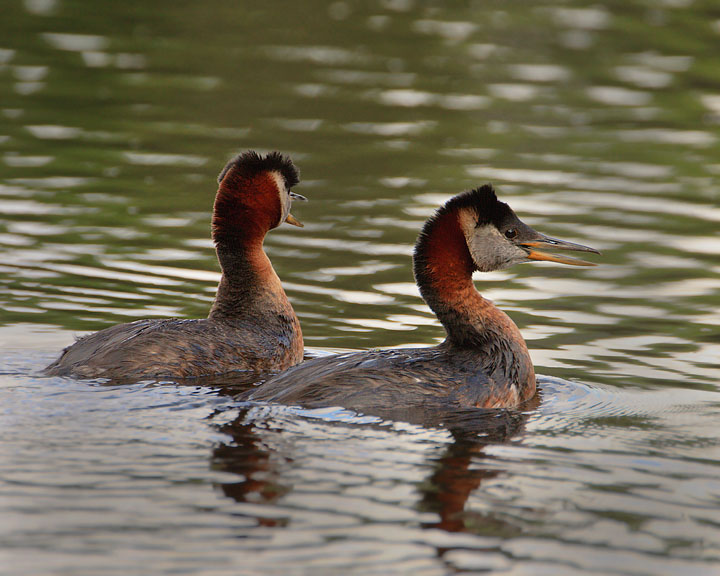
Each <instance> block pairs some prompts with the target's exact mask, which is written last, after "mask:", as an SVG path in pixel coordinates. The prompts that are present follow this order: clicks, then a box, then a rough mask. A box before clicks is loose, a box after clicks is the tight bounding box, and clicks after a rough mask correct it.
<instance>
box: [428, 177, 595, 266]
mask: <svg viewBox="0 0 720 576" xmlns="http://www.w3.org/2000/svg"><path fill="white" fill-rule="evenodd" d="M441 210H446V211H457V214H458V221H459V223H460V227H461V229H462V232H463V234H464V236H465V240H466V242H467V245H468V249H469V250H470V255H471V256H472V259H473V262H474V263H475V266H476V268H477V269H478V270H480V271H483V272H487V271H490V270H500V269H503V268H508V267H509V266H512V265H513V264H518V263H521V262H529V261H531V260H547V261H550V262H559V263H561V264H570V265H572V266H595V264H593V263H592V262H586V261H585V260H580V259H579V258H573V257H570V256H560V255H557V254H551V253H549V252H545V251H543V250H553V251H554V250H574V251H577V252H593V253H595V254H599V253H600V252H598V251H597V250H595V249H594V248H590V247H588V246H582V245H581V244H574V243H572V242H565V241H564V240H558V239H556V238H550V237H549V236H545V235H544V234H541V233H540V232H537V231H536V230H534V229H533V228H531V227H530V226H528V225H527V224H525V223H524V222H523V221H522V220H520V219H519V218H518V217H517V216H516V215H515V212H513V210H512V208H510V206H508V205H507V204H505V203H504V202H500V201H499V200H498V199H497V196H495V191H494V190H493V187H492V186H491V185H489V184H486V185H485V186H482V187H480V188H477V189H475V190H471V191H469V192H464V193H462V194H459V195H458V196H455V197H454V198H452V199H451V200H449V201H448V202H447V204H445V206H444V207H443V208H442V209H441Z"/></svg>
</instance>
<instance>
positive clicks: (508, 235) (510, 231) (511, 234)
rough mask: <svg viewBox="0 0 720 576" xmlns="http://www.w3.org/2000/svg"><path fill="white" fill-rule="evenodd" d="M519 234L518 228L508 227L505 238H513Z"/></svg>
mask: <svg viewBox="0 0 720 576" xmlns="http://www.w3.org/2000/svg"><path fill="white" fill-rule="evenodd" d="M515 236H517V230H515V228H508V229H507V230H505V238H510V239H511V240H512V239H513V238H515Z"/></svg>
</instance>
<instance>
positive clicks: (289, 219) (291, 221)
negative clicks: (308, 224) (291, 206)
mask: <svg viewBox="0 0 720 576" xmlns="http://www.w3.org/2000/svg"><path fill="white" fill-rule="evenodd" d="M285 222H287V223H288V224H292V225H293V226H297V227H299V228H302V227H303V226H304V224H303V223H302V222H300V220H298V219H297V218H295V216H293V215H292V214H288V215H287V218H285Z"/></svg>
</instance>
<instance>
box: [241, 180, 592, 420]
mask: <svg viewBox="0 0 720 576" xmlns="http://www.w3.org/2000/svg"><path fill="white" fill-rule="evenodd" d="M543 248H547V249H554V250H577V251H581V252H595V253H599V252H598V251H597V250H595V249H593V248H588V247H587V246H581V245H579V244H572V243H570V242H564V241H562V240H556V239H554V238H548V237H547V236H544V235H542V234H540V233H539V232H536V231H535V230H533V229H532V228H530V226H528V225H526V224H524V223H523V222H521V221H520V220H519V219H518V217H517V216H516V215H515V213H514V212H513V211H512V210H511V209H510V207H509V206H508V205H507V204H505V203H503V202H500V201H499V200H498V199H497V197H496V196H495V192H494V190H493V188H492V186H490V185H486V186H483V187H481V188H478V189H476V190H471V191H469V192H464V193H462V194H459V195H458V196H455V197H454V198H451V199H450V200H449V201H448V202H447V203H446V204H445V205H444V206H442V207H441V208H440V209H439V210H438V211H437V212H436V213H435V215H434V216H432V217H431V218H430V219H429V220H428V221H427V222H426V223H425V225H424V227H423V229H422V232H421V233H420V236H419V237H418V240H417V243H416V244H415V252H414V255H413V262H414V272H415V280H416V282H417V285H418V287H419V289H420V294H421V295H422V297H423V298H424V299H425V302H427V304H428V306H430V308H431V309H432V310H433V312H435V314H436V315H437V317H438V319H439V320H440V322H441V323H442V325H443V327H444V328H445V331H446V333H447V338H446V339H445V341H444V342H442V343H441V344H440V345H438V346H435V347H432V348H408V349H394V350H374V351H367V352H356V353H349V354H341V355H337V356H330V357H324V358H317V359H315V360H310V361H307V362H305V363H303V364H301V365H299V366H295V367H293V368H290V369H289V370H287V371H285V372H283V373H282V374H279V375H277V376H275V377H273V378H271V379H270V380H268V381H267V382H266V383H264V384H262V385H261V386H259V387H258V388H256V389H255V390H254V391H252V392H250V393H249V394H247V395H246V397H247V398H248V399H249V400H252V401H256V400H257V401H271V402H278V403H282V404H289V405H300V406H303V407H306V408H315V407H328V406H342V407H344V408H349V409H352V410H356V411H359V412H363V413H365V414H373V415H379V416H383V415H395V414H402V413H403V411H408V413H409V414H410V413H412V415H413V417H414V416H415V414H414V413H415V412H417V410H423V409H433V408H442V409H452V408H453V407H456V408H471V407H477V408H508V407H514V406H517V405H519V404H521V403H523V402H524V401H526V400H528V399H530V398H532V397H533V395H534V394H535V371H534V368H533V365H532V362H531V361H530V355H529V353H528V349H527V346H526V345H525V341H524V340H523V338H522V335H521V334H520V331H519V330H518V328H517V326H516V325H515V324H514V323H513V321H512V320H511V319H510V318H509V317H508V316H507V315H506V314H505V313H504V312H503V311H502V310H500V309H499V308H497V307H496V306H495V305H494V304H493V303H492V302H490V301H488V300H485V299H484V298H483V297H482V296H481V295H480V294H479V292H478V291H477V290H476V289H475V286H474V284H473V281H472V273H473V272H474V271H475V270H480V271H483V272H487V271H491V270H499V269H502V268H507V267H508V266H511V265H513V264H516V263H519V262H527V261H529V260H549V261H552V262H560V263H563V264H572V265H576V266H593V265H594V264H591V263H590V262H585V261H583V260H579V259H577V258H570V257H565V256H558V255H554V254H549V253H546V252H543V251H541V249H543Z"/></svg>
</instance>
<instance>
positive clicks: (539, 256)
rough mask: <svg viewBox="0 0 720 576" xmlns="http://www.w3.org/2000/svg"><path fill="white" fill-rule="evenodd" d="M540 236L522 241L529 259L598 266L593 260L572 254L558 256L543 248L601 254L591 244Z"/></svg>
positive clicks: (521, 244)
mask: <svg viewBox="0 0 720 576" xmlns="http://www.w3.org/2000/svg"><path fill="white" fill-rule="evenodd" d="M539 236H540V237H539V238H536V239H534V240H531V241H530V242H522V243H520V246H522V247H523V248H525V250H527V253H528V255H527V258H528V260H547V261H548V262H559V263H560V264H570V265H571V266H597V264H595V263H593V262H586V261H585V260H580V258H573V257H572V256H558V255H557V254H550V253H549V252H544V251H543V250H541V249H543V248H544V249H547V250H574V251H575V252H592V253H593V254H600V252H599V251H597V250H595V248H590V247H589V246H583V245H582V244H574V243H573V242H565V241H564V240H558V239H556V238H550V237H549V236H543V235H542V234H540V235H539Z"/></svg>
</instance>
